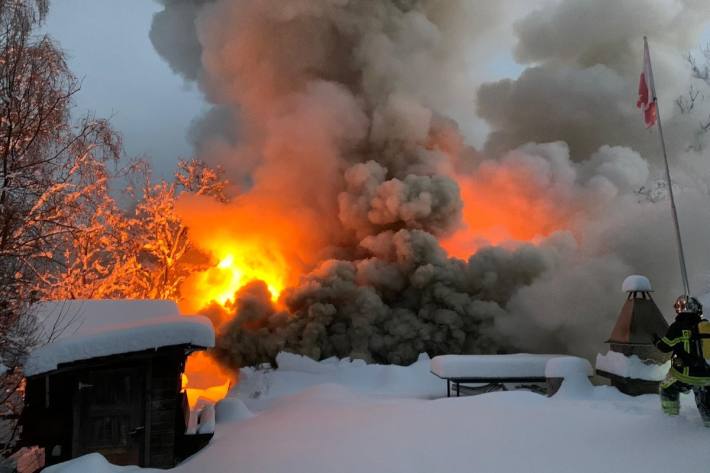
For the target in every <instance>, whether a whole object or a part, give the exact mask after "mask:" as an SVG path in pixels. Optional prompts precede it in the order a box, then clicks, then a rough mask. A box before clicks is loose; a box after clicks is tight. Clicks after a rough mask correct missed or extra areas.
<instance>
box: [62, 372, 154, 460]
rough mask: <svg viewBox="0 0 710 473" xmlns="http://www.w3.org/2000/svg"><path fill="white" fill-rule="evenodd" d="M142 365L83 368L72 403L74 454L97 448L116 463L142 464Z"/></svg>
mask: <svg viewBox="0 0 710 473" xmlns="http://www.w3.org/2000/svg"><path fill="white" fill-rule="evenodd" d="M144 371H145V370H144V368H143V367H142V366H141V367H137V368H118V369H117V368H112V369H99V370H91V371H89V372H86V374H84V375H83V376H81V377H80V378H79V381H78V386H77V391H78V395H77V396H75V404H74V429H73V431H74V432H73V436H74V441H73V442H72V443H73V449H74V452H73V456H74V457H77V456H79V455H83V454H85V453H89V452H99V453H101V454H102V455H103V456H105V457H106V459H107V460H108V461H109V462H111V463H113V464H115V465H141V464H143V462H142V460H143V446H144V445H145V408H144V391H145V380H144Z"/></svg>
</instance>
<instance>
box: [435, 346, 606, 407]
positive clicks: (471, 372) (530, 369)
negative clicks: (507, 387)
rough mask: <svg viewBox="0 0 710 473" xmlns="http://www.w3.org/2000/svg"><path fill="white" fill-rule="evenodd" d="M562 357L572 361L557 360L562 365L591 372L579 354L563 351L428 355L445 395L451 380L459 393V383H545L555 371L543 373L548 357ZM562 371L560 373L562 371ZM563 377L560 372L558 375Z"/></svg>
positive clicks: (589, 374)
mask: <svg viewBox="0 0 710 473" xmlns="http://www.w3.org/2000/svg"><path fill="white" fill-rule="evenodd" d="M560 359H565V360H567V361H573V363H569V362H566V363H562V364H560V363H558V364H560V366H563V367H565V369H572V368H574V369H575V370H577V371H580V372H583V373H585V374H586V375H587V376H591V375H592V367H591V365H590V364H589V362H588V361H586V360H584V359H583V358H577V357H568V356H564V355H531V354H527V353H516V354H512V355H441V356H436V357H434V358H432V360H431V372H432V374H434V375H435V376H438V377H439V378H441V379H443V380H445V381H446V395H447V397H450V396H451V384H453V385H454V387H455V389H456V396H459V395H460V391H461V384H462V383H472V384H532V383H547V382H548V380H549V379H550V378H551V377H555V378H557V377H559V376H558V375H557V374H554V375H552V376H551V375H550V373H546V371H545V368H546V366H547V364H548V362H549V361H550V360H560ZM563 374H564V373H563ZM562 377H564V376H562Z"/></svg>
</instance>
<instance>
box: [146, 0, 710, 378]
mask: <svg viewBox="0 0 710 473" xmlns="http://www.w3.org/2000/svg"><path fill="white" fill-rule="evenodd" d="M164 5H165V9H164V11H162V12H161V13H159V14H158V15H156V17H155V19H154V23H153V30H152V32H151V38H152V40H153V43H154V44H155V47H156V50H157V51H158V52H160V53H161V55H162V56H163V57H164V58H165V59H166V60H167V61H168V62H169V64H170V65H171V67H172V68H173V69H174V70H175V71H176V72H177V73H179V74H181V75H182V76H183V77H184V78H185V79H186V80H191V81H196V82H197V83H198V84H199V86H200V87H201V89H202V90H203V91H204V93H205V96H206V98H207V99H208V100H209V101H210V102H211V103H213V104H214V107H213V109H212V110H211V111H210V112H209V113H208V114H207V115H206V116H204V117H202V118H201V119H200V120H199V121H198V122H197V123H196V124H195V126H194V130H193V138H194V142H195V147H196V151H197V153H198V154H200V157H201V158H202V159H205V160H206V161H208V162H212V163H219V164H221V165H222V166H224V167H225V168H226V169H227V170H228V171H229V172H230V173H231V175H232V177H233V178H234V180H235V182H238V183H239V184H240V193H239V195H238V196H237V197H236V198H235V199H234V200H233V202H231V203H230V204H227V205H223V204H217V203H211V202H207V201H205V200H204V199H203V198H197V197H190V196H185V197H184V198H183V199H182V200H181V202H180V212H181V214H182V216H183V218H184V219H185V221H186V222H187V224H188V226H189V227H190V231H191V236H192V238H193V239H195V241H196V242H197V243H198V244H201V243H202V244H203V245H204V246H205V247H206V248H207V249H213V248H214V242H219V241H225V240H227V239H229V240H231V241H233V242H234V244H235V245H240V244H241V243H240V242H243V244H244V245H246V246H248V247H249V248H254V253H258V252H259V251H260V249H259V248H261V249H263V255H265V256H263V258H265V259H266V260H268V261H275V262H276V265H277V266H279V267H283V268H285V269H284V271H282V272H281V273H283V274H282V276H281V278H282V279H283V281H281V282H282V283H283V286H284V287H286V288H285V289H284V290H283V291H282V292H281V297H280V298H279V301H278V302H273V301H272V291H270V289H269V287H268V286H267V284H265V283H264V282H260V281H254V282H251V283H249V284H247V285H244V286H243V287H242V288H241V289H240V290H239V291H238V293H237V294H236V295H235V297H234V298H233V301H232V302H229V303H227V304H224V305H219V304H212V305H211V306H210V307H209V308H207V309H204V310H205V311H206V312H208V313H209V314H210V315H212V316H213V318H214V320H215V321H216V322H217V323H218V324H219V328H220V333H221V336H220V340H219V345H220V346H219V352H220V354H221V356H222V358H223V359H224V361H225V362H226V363H227V364H230V365H232V366H239V365H244V364H254V363H258V362H262V361H267V360H270V359H272V358H273V356H274V355H275V354H276V353H277V352H278V351H279V350H290V351H296V352H299V353H303V354H306V355H309V356H311V357H314V358H325V357H330V356H339V357H345V356H351V357H358V358H363V359H365V360H369V361H384V362H393V363H409V362H412V361H413V360H414V359H416V357H417V355H418V354H419V353H421V352H428V353H430V354H439V353H461V352H466V353H491V352H498V351H508V350H521V349H522V350H530V351H550V352H572V353H579V354H591V353H593V352H594V351H596V350H597V349H599V348H600V345H601V342H603V340H605V339H606V336H607V335H608V332H609V331H610V330H611V327H612V325H613V320H614V318H615V316H616V313H617V310H618V308H619V307H620V305H621V302H622V300H623V299H622V298H623V295H622V294H620V293H619V287H620V284H621V281H622V280H623V278H624V277H625V276H626V275H628V274H631V273H634V272H641V273H644V274H647V275H648V276H650V277H651V279H652V281H653V282H654V283H655V285H656V287H657V289H658V290H659V292H658V294H657V300H658V301H659V303H660V304H661V305H662V306H663V307H664V308H665V307H667V305H668V303H669V301H670V300H671V298H672V297H673V295H675V293H676V292H677V291H678V290H679V284H678V281H679V277H678V270H677V269H676V267H677V264H676V259H675V253H674V247H673V239H672V238H673V234H672V232H671V231H672V228H671V226H670V221H669V211H668V206H667V202H666V201H665V190H664V188H663V187H662V186H660V185H658V184H656V183H657V182H659V176H660V173H659V169H658V167H657V164H656V163H657V157H656V156H657V151H656V150H657V147H656V143H655V135H654V134H653V133H652V132H650V131H647V130H645V129H644V128H643V125H642V121H641V119H640V117H639V115H638V112H637V111H636V110H635V108H634V96H635V90H636V85H637V81H638V72H639V71H640V70H641V45H642V42H641V41H642V39H641V38H642V33H643V32H644V31H648V32H649V33H651V32H659V33H658V34H656V35H655V36H654V35H651V36H650V41H651V42H652V44H653V45H654V46H655V49H654V51H655V52H656V55H657V56H656V57H657V62H656V67H657V83H658V85H659V88H660V87H663V90H664V97H665V98H664V100H663V101H662V102H661V111H662V113H663V118H664V119H666V120H667V123H668V128H669V131H668V134H669V135H673V137H674V139H673V140H672V143H671V145H672V146H671V149H672V151H673V156H674V157H675V158H676V162H677V165H676V166H675V167H674V172H676V176H677V177H678V182H679V183H680V184H679V206H680V208H681V218H682V221H683V224H684V229H685V231H686V243H687V245H688V248H687V253H688V255H689V256H690V259H691V260H690V261H689V266H690V270H691V273H692V274H691V278H692V283H693V287H694V288H696V289H701V288H702V289H705V287H704V284H705V283H706V281H705V280H704V277H705V275H704V273H703V271H704V270H705V268H708V267H710V256H709V255H708V252H706V251H704V249H703V246H704V244H705V243H704V242H705V241H708V238H709V237H710V225H709V223H710V215H708V210H707V209H708V205H707V203H708V199H710V196H709V195H708V191H707V189H708V187H707V184H708V182H710V181H709V180H708V179H707V178H708V170H710V166H708V164H707V163H706V162H705V161H703V160H702V159H700V157H699V154H698V153H697V151H694V150H697V149H699V148H700V147H701V145H702V139H703V137H702V136H699V135H697V134H695V133H694V131H695V126H696V124H697V117H695V116H692V114H679V113H677V109H675V108H674V105H673V99H675V98H676V97H677V96H678V95H680V94H681V93H685V92H686V91H687V90H688V87H689V86H690V84H691V77H690V72H689V69H688V67H687V65H686V63H685V62H684V59H683V57H684V54H686V53H687V51H688V50H689V49H690V48H691V47H693V46H694V45H695V42H696V41H697V36H698V32H699V31H700V29H701V28H702V25H703V24H704V23H705V22H706V21H707V20H708V17H710V12H709V11H708V9H707V8H706V7H705V6H704V5H703V3H702V2H699V1H690V0H688V1H679V0H633V1H630V2H617V1H611V0H608V1H607V0H604V1H592V0H563V1H561V2H558V3H556V4H546V5H547V6H544V7H541V8H540V9H537V8H536V5H535V4H534V3H533V2H514V1H508V2H498V1H481V2H472V1H469V0H358V1H355V0H289V1H284V0H262V1H256V0H212V1H209V0H206V1H197V0H194V1H188V0H172V1H171V0H165V1H164ZM639 11H640V12H642V14H641V15H638V14H637V12H639ZM595 18H598V19H599V21H594V19H595ZM590 19H591V20H590ZM514 20H515V21H514ZM610 20H611V21H610ZM580 22H582V23H580ZM511 31H514V32H515V36H511V34H510V32H511ZM509 38H517V44H516V45H515V56H516V58H517V60H518V61H520V62H522V63H527V64H530V66H529V67H528V68H527V69H526V70H525V71H524V72H523V73H522V74H521V75H520V77H519V78H518V79H515V80H502V81H498V82H494V83H487V84H484V85H482V86H481V87H480V88H479V89H478V93H477V95H476V87H477V85H479V84H480V83H481V82H482V81H483V80H484V79H485V77H486V72H485V70H486V66H485V64H487V63H488V62H490V61H491V60H493V59H495V58H496V57H497V55H500V54H501V53H502V52H504V50H505V48H506V47H507V46H510V47H512V46H513V45H512V44H509V41H510V39H509ZM501 48H503V49H501ZM474 99H475V100H474ZM474 102H475V104H477V105H475V104H474ZM474 111H477V112H478V114H479V115H480V117H482V118H483V119H484V120H485V122H486V123H487V125H488V126H489V127H490V134H489V135H488V138H487V140H486V143H485V146H484V147H483V150H482V151H478V150H477V149H475V148H474V147H472V146H469V145H467V143H468V142H471V140H472V141H474V142H476V141H477V138H480V137H481V136H483V133H484V131H485V127H484V126H482V123H483V122H482V121H481V119H480V118H478V117H476V116H474V115H473V112H474ZM479 141H481V140H479ZM691 142H692V143H691ZM691 145H692V146H691ZM491 245H497V246H491ZM257 256H258V255H257ZM281 273H280V274H281ZM268 282H269V281H267V283H268ZM189 288H190V282H189V281H188V283H187V285H186V292H187V293H188V294H187V296H188V299H189V298H190V294H189V292H190V291H189Z"/></svg>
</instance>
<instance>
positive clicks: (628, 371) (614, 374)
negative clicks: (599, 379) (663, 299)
mask: <svg viewBox="0 0 710 473" xmlns="http://www.w3.org/2000/svg"><path fill="white" fill-rule="evenodd" d="M622 290H623V291H624V292H626V293H627V296H626V302H624V305H623V306H622V307H621V311H620V312H619V317H618V318H617V320H616V325H614V329H613V330H612V332H611V335H610V336H609V339H608V340H607V341H606V343H608V344H609V351H608V353H607V354H606V355H602V354H598V355H597V362H596V370H597V374H598V375H600V376H603V377H605V378H608V379H609V380H610V381H611V384H612V386H615V387H616V388H618V389H619V391H621V392H623V393H626V394H629V395H632V396H636V395H639V394H650V393H656V392H658V383H659V382H660V381H661V380H662V379H663V378H664V376H665V375H666V372H667V371H668V367H669V366H668V363H669V361H668V355H667V354H664V353H661V352H660V351H658V350H657V349H656V347H655V345H654V344H653V336H654V334H656V335H660V334H664V333H666V330H667V329H668V322H666V319H665V318H664V317H663V314H661V311H660V309H659V308H658V306H657V305H656V303H655V302H654V301H653V298H652V297H651V292H653V288H652V287H651V282H650V281H649V280H648V278H647V277H645V276H640V275H638V274H634V275H632V276H629V277H627V278H626V279H624V283H623V285H622Z"/></svg>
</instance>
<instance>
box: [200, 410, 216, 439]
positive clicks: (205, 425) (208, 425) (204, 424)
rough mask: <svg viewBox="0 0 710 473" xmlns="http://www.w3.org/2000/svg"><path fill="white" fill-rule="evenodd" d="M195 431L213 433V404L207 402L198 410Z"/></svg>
mask: <svg viewBox="0 0 710 473" xmlns="http://www.w3.org/2000/svg"><path fill="white" fill-rule="evenodd" d="M197 424H198V427H197V433H198V434H212V433H214V426H215V413H214V404H208V405H206V406H205V407H203V408H202V410H201V411H200V415H199V418H198V420H197Z"/></svg>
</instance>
